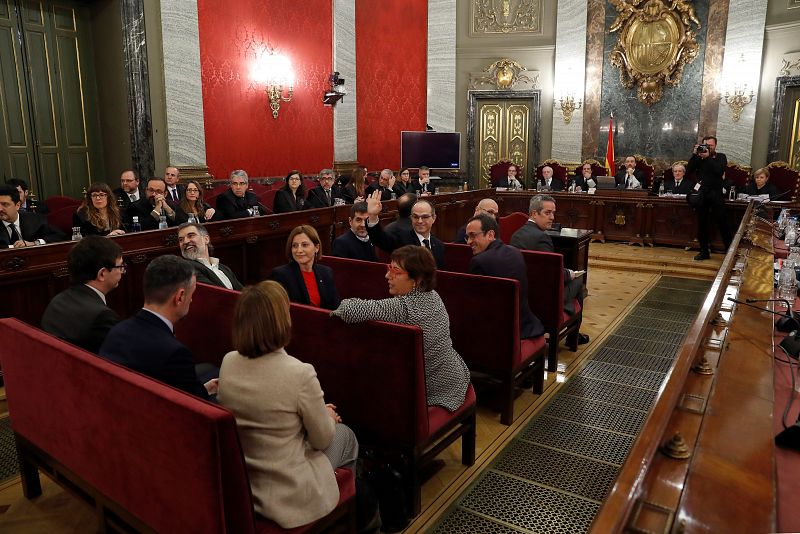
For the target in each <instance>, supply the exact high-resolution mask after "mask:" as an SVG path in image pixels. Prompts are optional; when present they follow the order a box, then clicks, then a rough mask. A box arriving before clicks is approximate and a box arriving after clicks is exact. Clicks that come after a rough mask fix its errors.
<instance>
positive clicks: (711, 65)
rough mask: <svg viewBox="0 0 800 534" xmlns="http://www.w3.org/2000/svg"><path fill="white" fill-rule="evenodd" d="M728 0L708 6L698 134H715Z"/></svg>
mask: <svg viewBox="0 0 800 534" xmlns="http://www.w3.org/2000/svg"><path fill="white" fill-rule="evenodd" d="M728 7H729V5H728V0H721V1H719V2H712V3H711V4H710V5H709V8H708V25H707V26H708V31H707V32H706V56H705V61H704V64H703V96H702V98H701V100H700V123H699V127H698V133H699V135H715V134H716V132H717V116H718V115H719V83H720V76H721V75H722V59H723V57H724V56H725V26H726V24H727V22H728Z"/></svg>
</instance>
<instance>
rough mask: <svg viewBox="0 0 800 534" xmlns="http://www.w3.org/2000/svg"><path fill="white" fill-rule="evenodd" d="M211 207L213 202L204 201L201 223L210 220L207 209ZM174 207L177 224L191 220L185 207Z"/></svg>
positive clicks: (200, 216) (199, 220) (199, 214)
mask: <svg viewBox="0 0 800 534" xmlns="http://www.w3.org/2000/svg"><path fill="white" fill-rule="evenodd" d="M210 207H211V204H208V203H206V202H203V203H202V207H201V209H200V213H198V214H197V222H199V223H207V222H209V221H208V220H207V219H206V210H207V209H209V208H210ZM173 209H174V210H175V223H176V224H183V223H185V222H189V214H188V213H186V212H185V211H183V208H182V207H180V205H178V206H175V208H173ZM215 212H216V210H215ZM262 215H264V214H263V213H262Z"/></svg>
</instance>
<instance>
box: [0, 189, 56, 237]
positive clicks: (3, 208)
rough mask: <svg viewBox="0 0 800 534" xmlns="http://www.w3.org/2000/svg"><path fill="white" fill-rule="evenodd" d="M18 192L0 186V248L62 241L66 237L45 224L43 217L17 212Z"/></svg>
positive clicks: (19, 203)
mask: <svg viewBox="0 0 800 534" xmlns="http://www.w3.org/2000/svg"><path fill="white" fill-rule="evenodd" d="M20 207H21V202H20V199H19V191H18V190H17V188H16V187H13V186H10V185H2V186H0V221H3V229H2V231H0V248H9V247H14V248H20V247H33V246H35V245H44V244H45V243H55V242H57V241H64V240H66V239H67V236H65V235H64V234H62V233H61V232H60V231H58V230H56V229H55V228H53V227H52V226H50V225H48V224H47V219H46V218H45V216H44V215H39V214H38V213H32V212H21V211H19V210H20Z"/></svg>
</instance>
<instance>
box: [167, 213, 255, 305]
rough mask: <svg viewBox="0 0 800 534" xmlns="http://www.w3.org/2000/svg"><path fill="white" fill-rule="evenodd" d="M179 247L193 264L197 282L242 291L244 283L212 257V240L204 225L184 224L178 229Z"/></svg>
mask: <svg viewBox="0 0 800 534" xmlns="http://www.w3.org/2000/svg"><path fill="white" fill-rule="evenodd" d="M178 246H179V247H180V249H181V254H182V255H183V257H184V258H185V259H187V260H189V261H191V262H192V265H193V266H194V269H195V271H196V272H197V281H198V282H202V283H204V284H211V285H214V286H218V287H225V288H228V289H235V290H237V291H241V289H242V287H243V286H242V283H241V282H239V280H238V279H237V278H236V275H235V274H233V271H231V270H230V268H228V267H226V266H225V265H223V264H221V263H220V262H219V259H217V258H213V257H211V251H210V248H211V238H209V236H208V230H206V228H205V227H204V226H203V225H202V224H196V223H184V224H182V225H180V226H179V227H178Z"/></svg>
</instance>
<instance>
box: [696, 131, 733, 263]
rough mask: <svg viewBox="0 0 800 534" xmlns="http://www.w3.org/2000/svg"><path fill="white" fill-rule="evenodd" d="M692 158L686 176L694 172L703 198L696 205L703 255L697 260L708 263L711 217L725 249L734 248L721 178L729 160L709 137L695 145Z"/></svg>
mask: <svg viewBox="0 0 800 534" xmlns="http://www.w3.org/2000/svg"><path fill="white" fill-rule="evenodd" d="M692 152H693V154H692V157H691V158H689V163H688V164H687V165H686V174H691V173H692V172H694V174H695V176H696V177H697V185H695V187H694V189H695V191H697V192H698V194H699V196H700V198H699V202H698V204H697V205H696V206H695V209H696V210H697V240H698V241H699V242H700V253H699V254H697V256H695V257H694V259H695V260H698V261H700V260H707V259H709V258H710V257H711V243H710V239H709V235H708V234H709V227H708V224H709V217H711V218H713V219H714V222H716V224H717V228H719V233H720V235H721V236H722V241H723V242H724V243H725V250H727V249H728V247H730V245H731V239H732V237H731V230H730V227H729V226H728V221H727V219H726V217H725V195H724V193H723V182H722V176H723V174H725V167H727V165H728V158H727V157H725V154H723V153H722V152H717V138H716V137H714V136H713V135H708V136H706V137H704V138H703V141H702V143H701V144H699V145H694V149H693V150H692Z"/></svg>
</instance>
